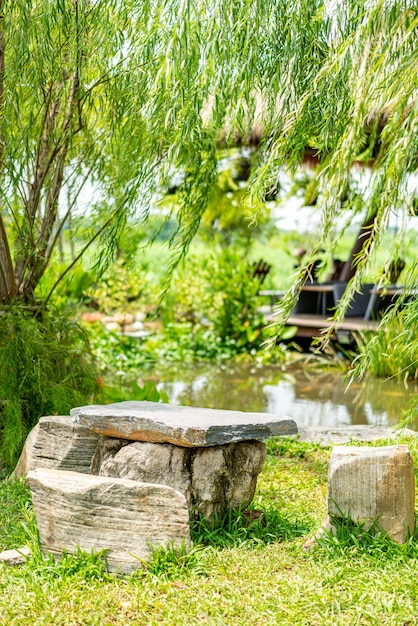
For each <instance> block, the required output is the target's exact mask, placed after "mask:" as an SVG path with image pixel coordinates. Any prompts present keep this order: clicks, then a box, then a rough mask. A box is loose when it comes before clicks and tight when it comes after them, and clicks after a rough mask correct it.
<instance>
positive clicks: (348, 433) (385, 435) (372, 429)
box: [298, 424, 417, 446]
mask: <svg viewBox="0 0 418 626" xmlns="http://www.w3.org/2000/svg"><path fill="white" fill-rule="evenodd" d="M416 434H417V433H416V432H415V431H413V430H410V429H409V428H400V429H398V430H394V429H393V428H388V427H386V426H373V425H369V424H350V425H347V426H335V427H329V426H300V427H299V434H298V439H299V441H306V442H309V443H318V444H320V445H322V446H332V445H333V444H341V443H350V441H353V440H356V441H376V440H378V439H392V440H394V441H396V439H398V438H399V437H405V436H410V437H414V436H416Z"/></svg>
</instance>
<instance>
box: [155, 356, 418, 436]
mask: <svg viewBox="0 0 418 626" xmlns="http://www.w3.org/2000/svg"><path fill="white" fill-rule="evenodd" d="M150 379H151V380H154V381H155V382H156V383H157V385H158V387H159V389H163V390H164V391H165V392H166V393H167V395H168V397H169V401H170V402H171V403H173V404H183V405H188V406H201V407H210V408H214V409H233V410H240V411H259V412H268V413H275V414H278V415H288V416H289V417H292V418H293V419H295V420H296V421H297V423H298V424H300V425H301V426H328V427H334V426H344V425H348V424H373V425H376V426H387V425H389V426H394V425H396V424H397V423H398V422H399V420H400V419H401V417H402V411H403V410H404V409H406V408H407V406H408V402H409V399H410V397H411V395H413V394H417V393H418V384H410V385H409V386H408V388H405V386H404V384H403V383H402V382H400V381H397V380H388V381H383V380H381V379H376V378H368V379H367V380H364V381H361V382H354V383H352V384H351V385H350V386H349V387H348V388H347V381H346V380H345V379H344V376H343V375H342V374H341V373H335V372H312V371H311V370H307V369H306V368H305V369H304V368H303V367H293V368H292V369H290V370H287V371H286V372H283V371H281V370H280V369H279V368H274V367H263V368H255V367H254V366H248V365H239V366H237V365H233V366H231V365H230V364H228V365H224V366H214V365H199V366H196V365H195V366H193V367H192V368H191V367H181V366H179V365H178V364H176V365H175V366H170V367H167V368H165V369H160V370H158V371H157V372H155V373H154V374H153V375H152V376H147V377H146V380H150Z"/></svg>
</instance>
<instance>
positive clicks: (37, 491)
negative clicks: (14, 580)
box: [27, 469, 190, 573]
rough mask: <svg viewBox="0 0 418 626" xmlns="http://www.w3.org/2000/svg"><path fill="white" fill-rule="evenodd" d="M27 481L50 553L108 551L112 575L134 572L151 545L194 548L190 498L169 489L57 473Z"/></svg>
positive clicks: (35, 475)
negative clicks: (188, 504)
mask: <svg viewBox="0 0 418 626" xmlns="http://www.w3.org/2000/svg"><path fill="white" fill-rule="evenodd" d="M27 481H28V484H29V487H30V489H31V492H32V500H33V506H34V509H35V515H36V520H37V524H38V529H39V537H40V541H41V547H42V549H43V550H44V551H48V552H51V553H53V554H55V555H60V554H61V553H62V551H63V550H64V549H65V550H67V551H68V552H74V551H75V550H76V548H77V546H79V547H80V548H81V549H82V550H85V551H88V552H90V551H91V550H95V551H98V550H102V549H105V550H106V551H107V559H108V565H109V570H110V571H112V572H118V573H119V572H120V573H131V572H133V571H135V570H136V569H138V567H140V566H141V564H140V562H139V561H138V559H137V558H135V556H136V557H139V558H140V559H147V558H148V557H149V545H150V544H152V545H153V546H156V547H157V546H160V545H174V546H175V547H179V546H180V545H181V544H182V542H184V543H185V545H186V546H187V547H188V546H189V545H190V531H189V513H188V509H187V503H186V499H185V497H184V496H183V494H181V493H179V492H178V491H175V490H174V489H172V488H171V487H167V486H166V485H152V484H146V483H139V482H136V481H132V480H127V479H118V478H108V477H104V476H92V475H90V476H89V475H86V474H80V473H78V472H67V471H60V470H51V469H37V470H35V471H33V472H29V474H28V476H27ZM133 555H135V556H133Z"/></svg>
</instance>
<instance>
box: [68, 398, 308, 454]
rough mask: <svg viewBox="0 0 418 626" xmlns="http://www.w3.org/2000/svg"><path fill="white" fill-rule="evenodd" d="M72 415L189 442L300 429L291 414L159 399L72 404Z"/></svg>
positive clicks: (139, 436) (117, 429) (129, 435)
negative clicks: (281, 414) (177, 404)
mask: <svg viewBox="0 0 418 626" xmlns="http://www.w3.org/2000/svg"><path fill="white" fill-rule="evenodd" d="M71 416H72V417H73V418H74V421H75V422H77V423H78V424H83V425H84V426H87V427H88V428H90V429H91V430H92V431H94V432H96V433H99V434H101V435H106V436H108V437H116V438H117V437H120V438H123V439H131V440H134V441H150V442H153V443H174V444H175V445H178V446H185V447H201V446H216V445H222V444H225V443H231V442H233V441H243V440H248V439H265V438H266V437H271V436H274V435H292V434H296V433H297V426H296V423H295V422H294V421H293V420H292V419H290V418H288V417H278V416H276V415H270V414H268V413H244V412H242V411H219V410H215V409H200V408H195V407H186V406H174V405H169V404H161V403H156V402H134V401H133V402H118V403H115V404H108V405H92V406H84V407H78V408H75V409H72V410H71Z"/></svg>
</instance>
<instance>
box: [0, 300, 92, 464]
mask: <svg viewBox="0 0 418 626" xmlns="http://www.w3.org/2000/svg"><path fill="white" fill-rule="evenodd" d="M97 378H98V372H97V368H96V365H95V362H94V360H93V358H92V355H91V353H90V349H89V344H88V339H87V335H86V333H85V331H84V330H83V329H82V328H81V327H80V326H79V325H78V324H77V323H76V322H75V321H74V320H72V319H71V318H70V317H69V315H68V313H65V314H64V313H59V312H57V311H44V310H42V311H39V312H38V314H37V315H34V314H33V311H29V310H28V309H27V308H25V307H20V306H13V307H6V308H4V309H3V311H2V312H1V315H0V457H1V459H2V462H3V463H4V464H5V465H6V466H7V467H12V466H13V464H14V463H15V462H16V460H17V458H18V455H19V453H20V451H21V449H22V446H23V443H24V441H25V439H26V436H27V434H28V432H29V431H30V429H31V428H32V427H33V426H34V425H35V424H36V423H37V422H38V420H39V418H40V417H42V416H43V415H51V414H52V415H53V414H68V412H69V410H70V409H71V408H72V407H74V406H78V405H80V404H86V403H87V402H88V401H89V400H90V399H91V398H92V397H93V395H94V394H95V393H97V391H98V389H99V385H98V382H97Z"/></svg>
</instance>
